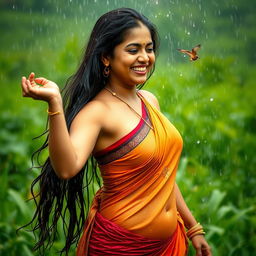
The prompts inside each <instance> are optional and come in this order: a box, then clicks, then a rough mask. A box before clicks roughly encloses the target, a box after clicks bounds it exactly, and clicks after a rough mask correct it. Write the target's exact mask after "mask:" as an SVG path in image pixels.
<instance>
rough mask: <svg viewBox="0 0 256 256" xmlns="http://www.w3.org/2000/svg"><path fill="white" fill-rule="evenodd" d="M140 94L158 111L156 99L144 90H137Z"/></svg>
mask: <svg viewBox="0 0 256 256" xmlns="http://www.w3.org/2000/svg"><path fill="white" fill-rule="evenodd" d="M139 92H140V94H141V95H142V96H143V97H144V98H145V99H146V100H147V101H148V102H149V103H150V104H152V105H153V106H155V107H156V108H157V109H159V110H160V106H159V102H158V100H157V98H156V96H155V95H154V94H153V93H152V92H149V91H146V90H139Z"/></svg>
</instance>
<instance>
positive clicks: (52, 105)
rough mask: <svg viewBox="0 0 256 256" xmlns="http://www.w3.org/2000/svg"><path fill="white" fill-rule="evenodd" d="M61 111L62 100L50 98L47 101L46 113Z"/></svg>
mask: <svg viewBox="0 0 256 256" xmlns="http://www.w3.org/2000/svg"><path fill="white" fill-rule="evenodd" d="M57 111H63V105H62V98H61V97H52V98H51V99H50V100H49V101H48V112H57Z"/></svg>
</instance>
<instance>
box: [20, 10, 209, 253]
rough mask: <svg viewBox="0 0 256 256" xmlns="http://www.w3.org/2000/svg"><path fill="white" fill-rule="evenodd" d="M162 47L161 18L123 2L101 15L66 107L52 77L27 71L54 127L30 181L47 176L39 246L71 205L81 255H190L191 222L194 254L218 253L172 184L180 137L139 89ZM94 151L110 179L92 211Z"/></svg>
mask: <svg viewBox="0 0 256 256" xmlns="http://www.w3.org/2000/svg"><path fill="white" fill-rule="evenodd" d="M157 47H158V38H157V32H156V29H155V27H154V25H153V24H152V23H151V22H150V21H149V20H148V19H147V18H146V17H145V16H143V15H142V14H139V13H138V12H136V11H135V10H132V9H129V8H121V9H117V10H113V11H111V12H108V13H106V14H104V15H103V16H101V17H100V18H99V20H98V21H97V22H96V24H95V26H94V28H93V31H92V33H91V36H90V39H89V41H88V45H87V48H86V52H85V55H84V58H83V61H82V63H81V65H80V67H79V69H78V70H77V72H76V73H75V74H74V75H73V76H72V77H71V79H70V80H69V81H68V83H67V86H66V88H65V95H64V108H63V103H62V97H61V94H60V92H59V89H58V86H57V85H56V84H55V83H54V82H52V81H49V80H48V79H45V78H36V77H35V75H34V73H31V74H30V75H29V77H28V79H27V78H26V77H23V78H22V83H21V84H22V90H23V96H24V97H31V98H34V99H37V100H43V101H46V102H47V103H48V105H49V109H48V114H49V136H48V138H47V141H46V142H45V144H44V145H43V146H42V148H41V149H39V151H38V152H40V151H41V150H42V149H43V148H45V147H47V146H48V147H49V158H48V159H47V161H46V162H45V164H44V165H43V167H42V173H41V175H40V176H39V177H38V178H37V179H36V180H35V181H34V182H33V183H32V189H33V187H34V186H35V184H37V182H39V184H40V194H39V195H40V197H39V200H38V202H37V203H36V205H37V210H36V212H35V215H34V218H33V220H32V222H31V223H33V221H36V223H35V227H34V230H37V229H39V241H38V243H37V244H36V246H35V249H43V250H44V249H45V247H44V246H45V244H46V245H47V246H48V245H49V244H51V242H52V241H53V239H54V237H55V234H56V232H57V221H58V219H59V218H60V217H61V218H64V219H65V214H66V212H67V211H68V213H69V223H68V227H67V230H65V234H67V235H66V245H65V247H64V248H63V250H62V252H65V253H66V255H67V254H68V251H69V248H70V246H71V244H72V243H74V242H77V241H78V238H79V237H80V235H81V234H82V236H81V238H80V241H79V244H78V248H77V256H84V255H91V256H96V255H109V256H110V255H111V256H113V255H156V256H168V255H172V256H184V255H186V253H187V237H186V232H185V227H184V226H186V228H188V229H189V231H188V232H187V234H188V237H189V238H190V239H191V241H192V243H193V245H194V247H195V248H196V250H197V255H211V252H210V248H209V246H208V244H207V242H206V241H205V239H204V237H203V234H204V231H203V229H202V226H201V225H199V224H197V223H196V220H195V218H194V217H193V216H192V214H191V212H190V211H189V209H188V207H187V206H186V204H185V202H184V200H183V197H182V195H181V193H180V191H179V188H178V186H177V184H176V183H175V177H176V172H177V168H178V163H179V158H180V154H181V151H182V145H183V142H182V138H181V136H180V134H179V132H178V131H177V129H176V128H175V127H174V126H173V125H172V124H171V123H170V122H169V120H168V119H167V118H166V117H165V116H164V115H163V114H162V113H161V112H160V109H159V104H158V102H157V100H156V98H155V97H154V95H152V94H151V93H150V92H147V91H144V90H140V89H141V87H142V85H143V84H144V83H145V82H146V81H147V79H148V78H149V77H150V75H151V74H152V72H153V71H154V63H155V54H156V51H157ZM64 113H65V114H64ZM89 160H90V161H91V164H92V165H91V167H92V170H93V172H94V174H95V175H97V172H96V164H95V161H97V164H98V167H99V169H100V173H101V176H102V179H103V186H102V187H101V188H100V189H99V191H98V192H97V194H96V195H95V197H94V200H93V202H92V205H91V209H90V211H89V213H88V215H87V218H85V217H86V216H85V211H84V207H85V201H84V195H83V188H84V187H85V186H88V180H87V178H86V181H85V182H86V184H85V185H84V184H83V179H84V173H85V172H88V167H89ZM86 177H87V175H86ZM64 200H66V202H65V203H64ZM77 209H80V211H79V212H77ZM63 213H64V215H63ZM50 216H52V217H51V218H50ZM50 219H52V221H50ZM64 223H65V222H64ZM65 228H66V225H64V229H65ZM49 242H50V243H49ZM43 254H44V251H43Z"/></svg>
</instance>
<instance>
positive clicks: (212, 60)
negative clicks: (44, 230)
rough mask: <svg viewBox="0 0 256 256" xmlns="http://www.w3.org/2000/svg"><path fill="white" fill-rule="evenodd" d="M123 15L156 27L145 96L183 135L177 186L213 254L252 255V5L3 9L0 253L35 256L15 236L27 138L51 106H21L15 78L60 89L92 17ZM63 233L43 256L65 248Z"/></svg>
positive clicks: (18, 4) (90, 4) (30, 5)
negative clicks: (189, 52) (128, 11)
mask: <svg viewBox="0 0 256 256" xmlns="http://www.w3.org/2000/svg"><path fill="white" fill-rule="evenodd" d="M9 2H13V4H10V3H9ZM23 2H26V4H25V3H23ZM127 2H128V3H127ZM144 2H145V1H144ZM210 2H211V3H210ZM60 3H61V4H60ZM120 6H129V7H133V8H136V9H138V10H139V11H142V12H143V13H145V15H147V16H148V17H149V18H150V19H152V20H153V21H154V22H155V23H156V24H157V26H158V28H159V31H160V35H161V50H160V55H159V60H158V63H157V68H156V72H155V74H154V75H153V77H152V78H151V79H150V81H149V82H148V84H147V85H146V86H145V89H148V90H150V91H152V92H153V93H155V94H156V96H157V97H158V99H159V101H160V105H161V109H162V111H163V112H164V113H165V114H166V115H167V117H168V118H169V119H170V120H171V121H172V123H173V124H174V125H175V126H176V127H177V128H178V129H179V131H180V132H181V134H182V136H183V139H184V151H183V155H182V158H181V162H180V168H179V172H178V176H177V180H178V184H179V186H180V188H181V190H182V191H183V194H184V197H185V199H186V201H187V203H188V205H189V207H190V208H191V210H192V211H193V213H194V215H195V216H196V217H197V219H198V220H199V221H200V222H201V223H202V224H203V225H204V226H205V229H206V232H207V235H206V237H207V239H208V241H209V243H210V244H211V246H212V249H213V252H214V255H220V256H222V255H227V256H231V255H234V256H235V255H243V256H247V255H253V252H255V251H256V246H255V245H256V237H255V235H254V234H255V229H256V217H255V211H256V202H255V198H256V178H255V166H256V158H255V155H254V154H255V152H256V134H255V132H256V117H255V110H256V101H255V94H256V88H255V82H254V77H255V75H254V74H255V64H256V55H255V49H254V48H255V45H256V34H255V33H254V29H255V26H256V24H255V23H256V22H255V18H254V13H255V11H256V4H255V1H248V0H244V1H238V0H232V1H199V0H173V1H167V0H166V1H160V0H159V1H146V3H143V1H124V0H121V1H111V0H109V1H100V0H97V1H85V0H84V1H78V0H77V1H71V0H70V1H54V0H53V1H50V0H48V1H36V0H31V1H21V0H20V1H3V3H1V4H0V7H1V11H0V15H1V16H0V26H1V37H0V45H1V49H0V78H1V101H0V107H1V112H0V127H1V130H0V144H1V147H0V202H1V206H0V254H1V255H8V256H16V255H20V256H23V255H26V256H30V255H35V253H34V252H31V248H32V245H33V243H34V237H33V235H32V234H31V233H28V232H25V231H21V232H20V233H19V236H17V235H16V233H15V230H16V229H17V228H18V227H19V226H20V225H22V224H24V223H26V222H28V221H29V220H30V218H31V216H32V213H33V211H34V205H33V203H32V202H29V203H27V202H25V200H26V199H28V198H29V197H30V192H29V187H30V183H31V181H32V179H33V178H34V177H36V176H37V174H38V173H39V170H37V169H33V170H29V167H31V163H30V156H31V154H32V152H33V151H34V150H36V149H37V148H38V147H39V145H41V143H42V141H43V139H44V138H42V139H38V140H33V141H32V138H33V137H35V136H37V135H39V134H41V133H42V132H43V131H44V129H45V122H46V118H47V114H46V108H47V105H46V104H45V103H40V102H36V101H33V100H31V99H25V98H22V97H21V92H20V78H21V76H22V75H27V74H28V73H29V72H30V71H34V72H35V73H36V74H37V75H38V76H45V77H47V78H48V79H51V80H53V81H56V83H57V84H59V86H60V87H62V86H63V85H64V83H65V81H66V79H67V78H68V77H69V76H70V75H71V74H72V73H73V72H74V70H75V68H76V67H77V64H78V62H79V59H80V58H81V53H82V52H83V50H82V49H83V47H84V42H85V41H86V38H87V36H88V33H89V31H90V30H91V28H92V25H93V23H94V22H95V21H96V19H97V17H98V16H99V15H100V14H102V13H104V12H106V11H107V10H110V9H113V8H116V7H120ZM198 43H201V44H202V49H201V51H199V56H200V59H199V60H198V61H196V62H190V61H189V60H188V59H187V58H184V57H183V55H182V54H180V53H179V52H177V51H176V48H185V49H191V48H192V46H194V45H196V44H198ZM46 155H47V152H46V153H45V156H46ZM42 160H43V159H42ZM61 231H62V230H61V228H60V233H59V237H58V239H57V241H56V243H55V244H54V247H53V249H52V250H51V252H49V254H47V255H56V250H57V249H59V248H62V244H63V239H64V235H63V233H62V232H61ZM191 252H192V251H191ZM70 255H74V250H73V252H70ZM190 255H193V254H192V253H190Z"/></svg>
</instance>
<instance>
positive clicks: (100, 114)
mask: <svg viewBox="0 0 256 256" xmlns="http://www.w3.org/2000/svg"><path fill="white" fill-rule="evenodd" d="M107 108H108V106H107V105H106V104H105V103H104V102H102V101H101V100H98V99H93V100H91V101H90V102H88V103H87V104H86V105H85V106H84V107H83V108H82V109H81V110H80V111H79V113H78V114H77V116H76V117H75V119H74V121H73V123H74V124H75V123H77V124H81V123H83V124H86V125H89V124H94V125H98V126H102V121H103V120H104V116H105V115H104V113H106V112H107Z"/></svg>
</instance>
